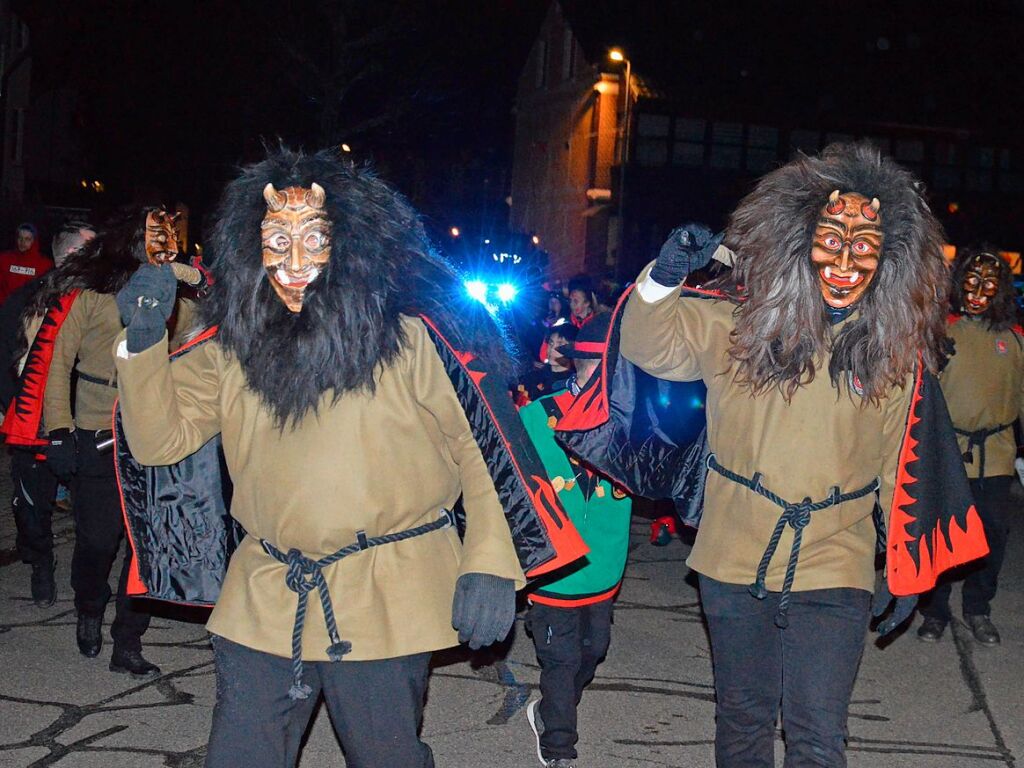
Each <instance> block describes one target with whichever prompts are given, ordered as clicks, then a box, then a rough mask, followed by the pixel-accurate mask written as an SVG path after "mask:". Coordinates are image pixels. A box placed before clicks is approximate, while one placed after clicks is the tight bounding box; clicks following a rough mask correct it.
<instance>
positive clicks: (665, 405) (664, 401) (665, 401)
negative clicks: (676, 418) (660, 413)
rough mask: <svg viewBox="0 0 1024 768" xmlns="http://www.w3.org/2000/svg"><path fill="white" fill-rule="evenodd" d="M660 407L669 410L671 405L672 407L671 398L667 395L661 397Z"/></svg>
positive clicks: (659, 399)
mask: <svg viewBox="0 0 1024 768" xmlns="http://www.w3.org/2000/svg"><path fill="white" fill-rule="evenodd" d="M658 405H660V406H661V407H662V408H668V407H669V406H670V405H672V400H671V399H670V398H669V396H668V395H667V394H665V395H659V396H658Z"/></svg>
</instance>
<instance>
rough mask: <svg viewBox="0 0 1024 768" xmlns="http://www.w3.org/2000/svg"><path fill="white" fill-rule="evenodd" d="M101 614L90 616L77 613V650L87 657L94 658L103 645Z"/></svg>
mask: <svg viewBox="0 0 1024 768" xmlns="http://www.w3.org/2000/svg"><path fill="white" fill-rule="evenodd" d="M102 630H103V616H102V615H101V616H90V615H89V614H87V613H79V614H78V630H77V631H76V633H75V634H76V636H77V638H78V650H79V652H80V653H81V654H82V655H83V656H85V657H86V658H88V659H94V658H96V656H98V655H99V652H100V648H101V647H102V645H103V632H102Z"/></svg>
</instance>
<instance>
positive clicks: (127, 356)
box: [117, 339, 139, 360]
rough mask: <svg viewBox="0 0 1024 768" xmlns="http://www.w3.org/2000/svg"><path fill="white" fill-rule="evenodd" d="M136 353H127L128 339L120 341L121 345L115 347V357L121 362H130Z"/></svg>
mask: <svg viewBox="0 0 1024 768" xmlns="http://www.w3.org/2000/svg"><path fill="white" fill-rule="evenodd" d="M137 354H139V353H138V352H129V351H128V339H121V343H120V344H118V345H117V356H118V357H119V358H121V359H122V360H131V359H132V358H133V357H135V356H136V355H137Z"/></svg>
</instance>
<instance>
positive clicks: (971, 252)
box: [949, 243, 1017, 331]
mask: <svg viewBox="0 0 1024 768" xmlns="http://www.w3.org/2000/svg"><path fill="white" fill-rule="evenodd" d="M980 253H988V254H992V255H993V256H995V260H994V262H993V263H995V264H996V265H997V266H998V268H999V290H998V291H997V292H996V295H995V296H993V297H992V300H991V301H990V302H989V305H988V309H986V310H985V311H984V313H982V315H981V316H980V318H979V319H981V320H985V321H987V322H988V327H989V328H991V329H992V330H993V331H1005V330H1006V329H1007V328H1012V327H1013V326H1014V325H1016V324H1017V302H1016V296H1015V293H1014V289H1013V274H1012V272H1011V271H1010V265H1009V263H1007V261H1006V259H1004V258H1002V257H1001V256H999V249H998V248H996V247H995V246H994V245H990V244H988V243H983V244H981V245H975V246H970V247H968V248H963V249H961V250H960V251H959V252H958V253H957V255H956V259H955V260H954V261H953V278H952V285H951V286H950V288H949V306H950V309H952V310H953V312H956V313H957V314H965V313H964V275H966V274H967V270H968V268H969V267H970V266H971V262H972V261H974V257H975V256H977V255H978V254H980Z"/></svg>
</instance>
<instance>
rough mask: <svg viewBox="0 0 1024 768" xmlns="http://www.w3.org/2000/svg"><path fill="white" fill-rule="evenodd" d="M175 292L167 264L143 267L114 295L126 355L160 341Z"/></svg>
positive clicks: (172, 274) (176, 287) (169, 314)
mask: <svg viewBox="0 0 1024 768" xmlns="http://www.w3.org/2000/svg"><path fill="white" fill-rule="evenodd" d="M177 291H178V281H177V280H175V279H174V272H173V271H171V265H170V264H161V265H160V266H156V265H155V264H143V265H142V266H141V267H139V268H138V269H137V270H135V274H134V275H132V276H131V279H130V280H129V281H128V282H127V283H126V284H125V286H124V288H122V289H121V290H120V291H118V292H117V309H118V311H119V312H120V313H121V322H122V323H124V325H125V327H126V328H127V329H128V351H129V352H141V351H142V350H144V349H148V348H149V347H151V346H153V345H154V344H156V343H157V342H158V341H160V339H162V338H163V336H164V331H165V330H166V329H167V320H168V318H169V317H170V316H171V312H172V311H173V310H174V297H175V295H176V294H177Z"/></svg>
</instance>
